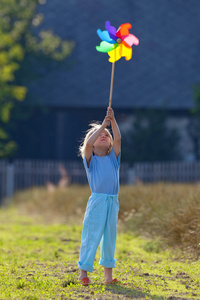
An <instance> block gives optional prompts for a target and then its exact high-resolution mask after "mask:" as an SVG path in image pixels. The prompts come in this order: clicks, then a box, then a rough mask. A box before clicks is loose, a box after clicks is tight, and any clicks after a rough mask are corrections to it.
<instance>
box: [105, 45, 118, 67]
mask: <svg viewBox="0 0 200 300" xmlns="http://www.w3.org/2000/svg"><path fill="white" fill-rule="evenodd" d="M108 55H109V56H110V58H109V59H108V60H109V61H110V62H112V63H113V62H115V61H118V60H119V59H120V58H121V44H119V46H118V47H117V48H115V49H114V50H112V51H110V52H108Z"/></svg>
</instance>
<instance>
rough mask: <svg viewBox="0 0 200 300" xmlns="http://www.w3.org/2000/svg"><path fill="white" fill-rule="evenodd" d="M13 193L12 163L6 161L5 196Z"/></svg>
mask: <svg viewBox="0 0 200 300" xmlns="http://www.w3.org/2000/svg"><path fill="white" fill-rule="evenodd" d="M13 194H14V165H13V164H11V163H8V164H7V166H6V197H12V196H13Z"/></svg>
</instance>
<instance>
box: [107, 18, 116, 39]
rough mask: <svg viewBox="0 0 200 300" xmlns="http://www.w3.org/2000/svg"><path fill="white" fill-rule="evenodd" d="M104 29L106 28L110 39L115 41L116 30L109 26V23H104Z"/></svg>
mask: <svg viewBox="0 0 200 300" xmlns="http://www.w3.org/2000/svg"><path fill="white" fill-rule="evenodd" d="M105 27H106V30H107V31H108V33H109V35H110V37H111V39H113V40H114V41H116V40H117V36H116V31H117V30H116V28H115V27H113V26H111V25H110V21H106V23H105Z"/></svg>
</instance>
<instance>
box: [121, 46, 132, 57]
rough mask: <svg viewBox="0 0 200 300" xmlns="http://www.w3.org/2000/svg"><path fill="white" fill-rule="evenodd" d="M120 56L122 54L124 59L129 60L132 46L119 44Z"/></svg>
mask: <svg viewBox="0 0 200 300" xmlns="http://www.w3.org/2000/svg"><path fill="white" fill-rule="evenodd" d="M121 46H122V47H121V56H124V57H125V59H126V60H130V59H131V58H132V48H131V47H126V46H125V45H124V44H121Z"/></svg>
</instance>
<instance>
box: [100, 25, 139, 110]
mask: <svg viewBox="0 0 200 300" xmlns="http://www.w3.org/2000/svg"><path fill="white" fill-rule="evenodd" d="M105 28H106V30H104V31H102V30H101V29H98V30H97V34H98V36H99V37H100V39H101V40H102V42H101V43H100V46H96V49H97V51H99V52H105V53H108V55H109V61H110V62H111V63H112V74H111V85H110V98H109V107H111V103H112V91H113V80H114V68H115V62H116V61H118V60H119V59H120V58H121V57H125V59H126V60H130V59H131V58H132V45H138V44H139V40H138V38H137V37H136V36H134V35H133V34H130V33H129V29H130V28H132V25H131V24H129V23H124V24H122V25H120V27H119V28H118V30H116V28H115V27H113V26H111V24H110V22H109V21H107V22H106V23H105Z"/></svg>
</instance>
